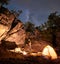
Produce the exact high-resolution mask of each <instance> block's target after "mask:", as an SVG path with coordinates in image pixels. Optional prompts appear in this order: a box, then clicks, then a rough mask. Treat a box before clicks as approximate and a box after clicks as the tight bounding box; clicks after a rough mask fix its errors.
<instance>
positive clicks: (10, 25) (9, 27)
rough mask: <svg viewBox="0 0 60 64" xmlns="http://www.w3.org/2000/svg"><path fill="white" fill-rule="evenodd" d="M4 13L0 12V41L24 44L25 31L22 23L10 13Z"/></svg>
mask: <svg viewBox="0 0 60 64" xmlns="http://www.w3.org/2000/svg"><path fill="white" fill-rule="evenodd" d="M4 10H5V11H6V10H7V9H4ZM6 13H7V12H6ZM6 13H4V12H0V41H1V40H5V41H10V42H15V43H16V44H24V41H25V30H24V29H23V23H22V22H21V21H20V20H18V19H17V18H16V17H15V15H14V14H12V13H11V12H9V13H8V14H6Z"/></svg>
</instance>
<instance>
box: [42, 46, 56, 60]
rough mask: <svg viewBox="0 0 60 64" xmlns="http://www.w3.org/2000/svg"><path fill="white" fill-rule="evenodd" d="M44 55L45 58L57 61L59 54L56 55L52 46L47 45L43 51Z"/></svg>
mask: <svg viewBox="0 0 60 64" xmlns="http://www.w3.org/2000/svg"><path fill="white" fill-rule="evenodd" d="M42 55H43V56H45V57H49V58H51V59H57V54H56V52H55V50H54V49H53V48H52V47H51V46H50V45H47V46H46V47H45V48H44V49H43V51H42Z"/></svg>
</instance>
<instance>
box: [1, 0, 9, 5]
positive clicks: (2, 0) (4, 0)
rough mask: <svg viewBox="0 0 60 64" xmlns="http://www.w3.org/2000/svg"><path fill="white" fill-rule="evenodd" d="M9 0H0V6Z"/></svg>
mask: <svg viewBox="0 0 60 64" xmlns="http://www.w3.org/2000/svg"><path fill="white" fill-rule="evenodd" d="M8 3H9V0H0V6H3V5H7V4H8Z"/></svg>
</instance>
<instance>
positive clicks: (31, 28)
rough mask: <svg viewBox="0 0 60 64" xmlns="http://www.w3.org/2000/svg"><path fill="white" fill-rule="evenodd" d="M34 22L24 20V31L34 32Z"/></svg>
mask: <svg viewBox="0 0 60 64" xmlns="http://www.w3.org/2000/svg"><path fill="white" fill-rule="evenodd" d="M34 28H35V27H34V24H32V23H31V22H26V23H25V30H26V32H34Z"/></svg>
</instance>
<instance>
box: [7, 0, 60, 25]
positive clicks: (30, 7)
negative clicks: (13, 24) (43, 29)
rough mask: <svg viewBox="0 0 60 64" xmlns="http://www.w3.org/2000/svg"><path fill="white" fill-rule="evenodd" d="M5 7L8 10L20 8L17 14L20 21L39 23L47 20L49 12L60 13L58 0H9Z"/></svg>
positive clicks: (59, 0)
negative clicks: (19, 13) (19, 12)
mask: <svg viewBox="0 0 60 64" xmlns="http://www.w3.org/2000/svg"><path fill="white" fill-rule="evenodd" d="M7 7H8V8H9V9H10V10H12V9H15V10H22V11H23V13H22V14H21V15H20V16H19V18H20V20H21V21H22V22H27V21H31V22H32V23H34V24H35V25H40V24H42V23H44V22H46V21H47V18H48V15H49V14H50V13H51V12H54V11H58V13H60V0H11V1H10V4H9V5H8V6H7Z"/></svg>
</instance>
